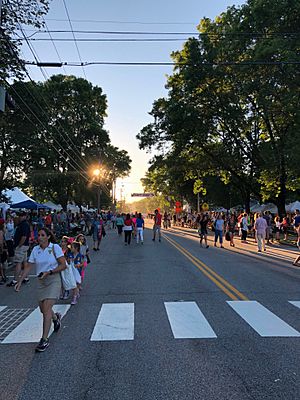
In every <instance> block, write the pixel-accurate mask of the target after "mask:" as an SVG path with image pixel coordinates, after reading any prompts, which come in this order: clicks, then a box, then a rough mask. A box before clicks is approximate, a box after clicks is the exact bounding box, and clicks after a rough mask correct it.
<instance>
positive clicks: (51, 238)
mask: <svg viewBox="0 0 300 400" xmlns="http://www.w3.org/2000/svg"><path fill="white" fill-rule="evenodd" d="M40 231H44V232H45V233H46V235H47V237H49V236H50V239H49V242H50V243H57V240H56V237H55V235H54V233H53V232H52V231H50V229H48V228H40V229H39V230H38V232H40Z"/></svg>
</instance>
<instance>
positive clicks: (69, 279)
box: [52, 244, 77, 290]
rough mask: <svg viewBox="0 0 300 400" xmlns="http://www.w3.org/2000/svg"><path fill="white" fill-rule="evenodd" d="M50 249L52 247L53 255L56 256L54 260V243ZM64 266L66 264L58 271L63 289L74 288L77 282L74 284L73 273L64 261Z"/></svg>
mask: <svg viewBox="0 0 300 400" xmlns="http://www.w3.org/2000/svg"><path fill="white" fill-rule="evenodd" d="M52 249H53V254H54V257H55V258H56V261H57V257H56V254H55V247H54V244H53V246H52ZM66 266H67V268H66V269H64V270H62V271H60V277H61V282H62V285H63V288H64V289H65V290H71V289H75V288H76V286H77V284H76V280H75V278H74V274H73V271H72V268H71V265H70V264H68V263H67V262H66Z"/></svg>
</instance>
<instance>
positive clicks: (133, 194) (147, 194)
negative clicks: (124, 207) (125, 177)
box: [131, 193, 155, 197]
mask: <svg viewBox="0 0 300 400" xmlns="http://www.w3.org/2000/svg"><path fill="white" fill-rule="evenodd" d="M154 196H155V194H154V193H131V197H154Z"/></svg>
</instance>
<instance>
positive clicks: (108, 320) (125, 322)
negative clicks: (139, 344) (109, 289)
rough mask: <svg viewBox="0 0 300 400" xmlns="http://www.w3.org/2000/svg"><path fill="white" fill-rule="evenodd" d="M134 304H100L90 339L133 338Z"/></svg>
mask: <svg viewBox="0 0 300 400" xmlns="http://www.w3.org/2000/svg"><path fill="white" fill-rule="evenodd" d="M133 339H134V304H133V303H107V304H102V307H101V310H100V312H99V315H98V318H97V321H96V324H95V326H94V330H93V333H92V336H91V339H90V340H91V341H112V340H133Z"/></svg>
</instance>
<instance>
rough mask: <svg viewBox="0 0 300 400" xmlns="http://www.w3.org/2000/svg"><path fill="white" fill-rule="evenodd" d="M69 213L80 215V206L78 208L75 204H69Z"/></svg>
mask: <svg viewBox="0 0 300 400" xmlns="http://www.w3.org/2000/svg"><path fill="white" fill-rule="evenodd" d="M67 211H71V212H72V213H74V214H75V213H79V212H80V208H79V207H78V206H76V205H75V204H68V205H67Z"/></svg>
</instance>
